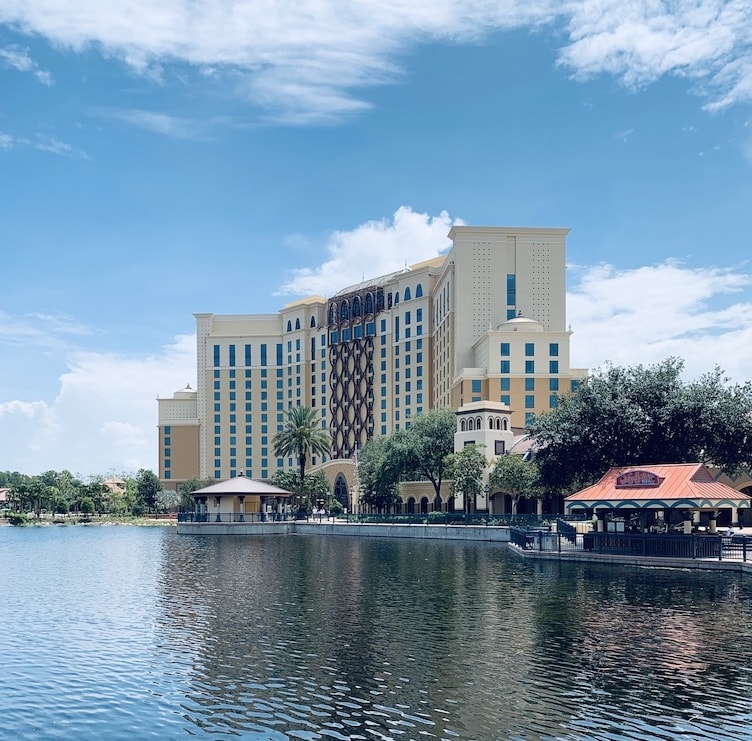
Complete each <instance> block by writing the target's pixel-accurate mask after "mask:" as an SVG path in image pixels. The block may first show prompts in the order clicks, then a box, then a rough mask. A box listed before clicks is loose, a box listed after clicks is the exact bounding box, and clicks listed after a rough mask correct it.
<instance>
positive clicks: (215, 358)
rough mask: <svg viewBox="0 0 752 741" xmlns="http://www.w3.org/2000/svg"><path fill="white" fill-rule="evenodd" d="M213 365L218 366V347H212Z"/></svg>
mask: <svg viewBox="0 0 752 741" xmlns="http://www.w3.org/2000/svg"><path fill="white" fill-rule="evenodd" d="M214 365H215V366H217V365H219V345H214Z"/></svg>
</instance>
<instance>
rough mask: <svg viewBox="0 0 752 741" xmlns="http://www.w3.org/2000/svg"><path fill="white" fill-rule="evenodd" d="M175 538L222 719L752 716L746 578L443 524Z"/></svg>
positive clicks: (341, 727) (442, 729) (172, 553)
mask: <svg viewBox="0 0 752 741" xmlns="http://www.w3.org/2000/svg"><path fill="white" fill-rule="evenodd" d="M163 547H164V550H165V554H164V561H165V563H167V564H170V569H169V574H170V575H169V578H168V579H166V580H165V581H163V583H162V597H161V603H162V608H163V610H162V617H161V618H160V619H161V622H162V629H163V631H164V634H165V635H169V636H170V641H169V645H171V646H173V650H175V648H174V647H175V646H180V648H177V650H178V651H179V652H181V653H182V655H183V658H184V659H185V660H187V661H188V662H189V664H190V672H189V675H188V676H189V678H190V682H189V687H188V688H187V690H186V692H185V698H186V700H185V701H184V702H183V707H182V712H183V714H184V717H185V720H186V722H187V723H189V724H192V725H193V726H194V728H195V729H196V730H198V729H202V730H203V731H205V732H206V733H209V734H211V735H217V734H219V735H227V736H228V737H229V736H232V735H235V734H240V735H241V736H243V737H258V738H301V739H319V738H349V739H356V738H418V737H421V738H422V737H424V736H429V737H435V738H447V739H450V738H463V739H471V738H476V739H497V738H498V739H507V738H525V739H531V738H541V739H554V738H555V739H579V738H606V737H614V738H617V737H618V738H645V737H650V738H718V739H720V738H726V737H728V738H731V737H734V738H737V739H738V738H744V737H745V734H749V731H748V728H749V727H750V725H752V713H751V712H750V708H749V700H748V697H749V691H750V689H751V688H752V679H751V678H750V671H749V668H748V666H749V664H748V660H747V656H746V655H745V654H746V653H747V647H748V646H749V645H750V641H752V610H751V604H752V600H751V599H750V588H749V585H748V584H745V583H744V582H742V581H741V579H740V578H739V577H738V576H735V575H729V574H705V573H697V572H691V573H684V572H681V571H669V570H647V569H625V568H614V567H608V566H592V565H585V566H582V565H572V564H558V563H534V564H528V563H524V562H519V561H517V560H515V559H514V558H513V557H512V556H510V555H509V554H508V553H506V552H505V551H504V550H502V549H499V548H498V546H490V545H485V544H483V545H470V546H467V545H462V544H444V543H431V542H424V541H416V542H409V543H406V542H403V541H381V540H373V541H361V540H356V539H344V538H342V539H340V538H336V539H335V538H331V539H326V538H319V537H288V538H284V537H280V538H266V539H253V538H238V539H232V538H218V539H212V538H205V539H202V538H190V537H181V538H168V539H165V541H164V544H163ZM746 737H748V738H749V737H752V736H749V735H746Z"/></svg>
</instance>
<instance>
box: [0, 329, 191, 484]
mask: <svg viewBox="0 0 752 741" xmlns="http://www.w3.org/2000/svg"><path fill="white" fill-rule="evenodd" d="M195 342H196V340H195V337H193V336H189V335H185V336H179V337H176V338H175V340H174V341H173V342H172V343H171V344H169V345H166V346H165V347H163V348H162V349H161V352H160V353H159V354H158V355H154V356H150V357H145V358H137V357H126V356H121V355H115V354H107V353H94V352H73V353H71V354H70V355H69V357H68V370H67V371H66V372H65V373H64V374H63V375H62V376H61V377H60V388H59V391H58V394H57V396H56V398H55V399H54V401H53V402H52V403H50V404H47V403H45V402H43V401H30V402H29V401H18V400H12V401H6V402H0V449H2V451H3V460H4V461H6V462H7V463H6V465H11V466H12V467H13V469H14V470H18V471H21V472H22V473H28V474H34V473H39V472H41V471H45V470H49V469H54V470H63V469H68V470H70V471H72V472H74V473H79V474H81V475H83V476H88V475H90V474H95V473H107V472H108V471H116V472H130V471H136V470H138V469H139V468H150V469H152V470H154V471H156V469H157V434H156V424H157V403H156V398H157V396H158V394H159V393H160V391H162V390H164V389H173V390H176V389H178V388H183V387H184V386H185V384H186V383H187V382H191V383H192V384H193V385H194V386H195V381H193V379H194V378H195V374H196V360H195V352H196V344H195Z"/></svg>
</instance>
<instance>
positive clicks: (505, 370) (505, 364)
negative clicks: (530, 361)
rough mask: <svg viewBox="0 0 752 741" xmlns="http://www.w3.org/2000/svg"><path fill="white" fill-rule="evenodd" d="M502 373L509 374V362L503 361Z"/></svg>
mask: <svg viewBox="0 0 752 741" xmlns="http://www.w3.org/2000/svg"><path fill="white" fill-rule="evenodd" d="M500 371H501V372H502V373H509V361H508V360H502V361H501V366H500Z"/></svg>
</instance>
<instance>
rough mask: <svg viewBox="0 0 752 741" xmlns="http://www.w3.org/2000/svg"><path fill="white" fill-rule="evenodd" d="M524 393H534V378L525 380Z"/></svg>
mask: <svg viewBox="0 0 752 741" xmlns="http://www.w3.org/2000/svg"><path fill="white" fill-rule="evenodd" d="M525 391H535V379H534V378H526V379H525Z"/></svg>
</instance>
